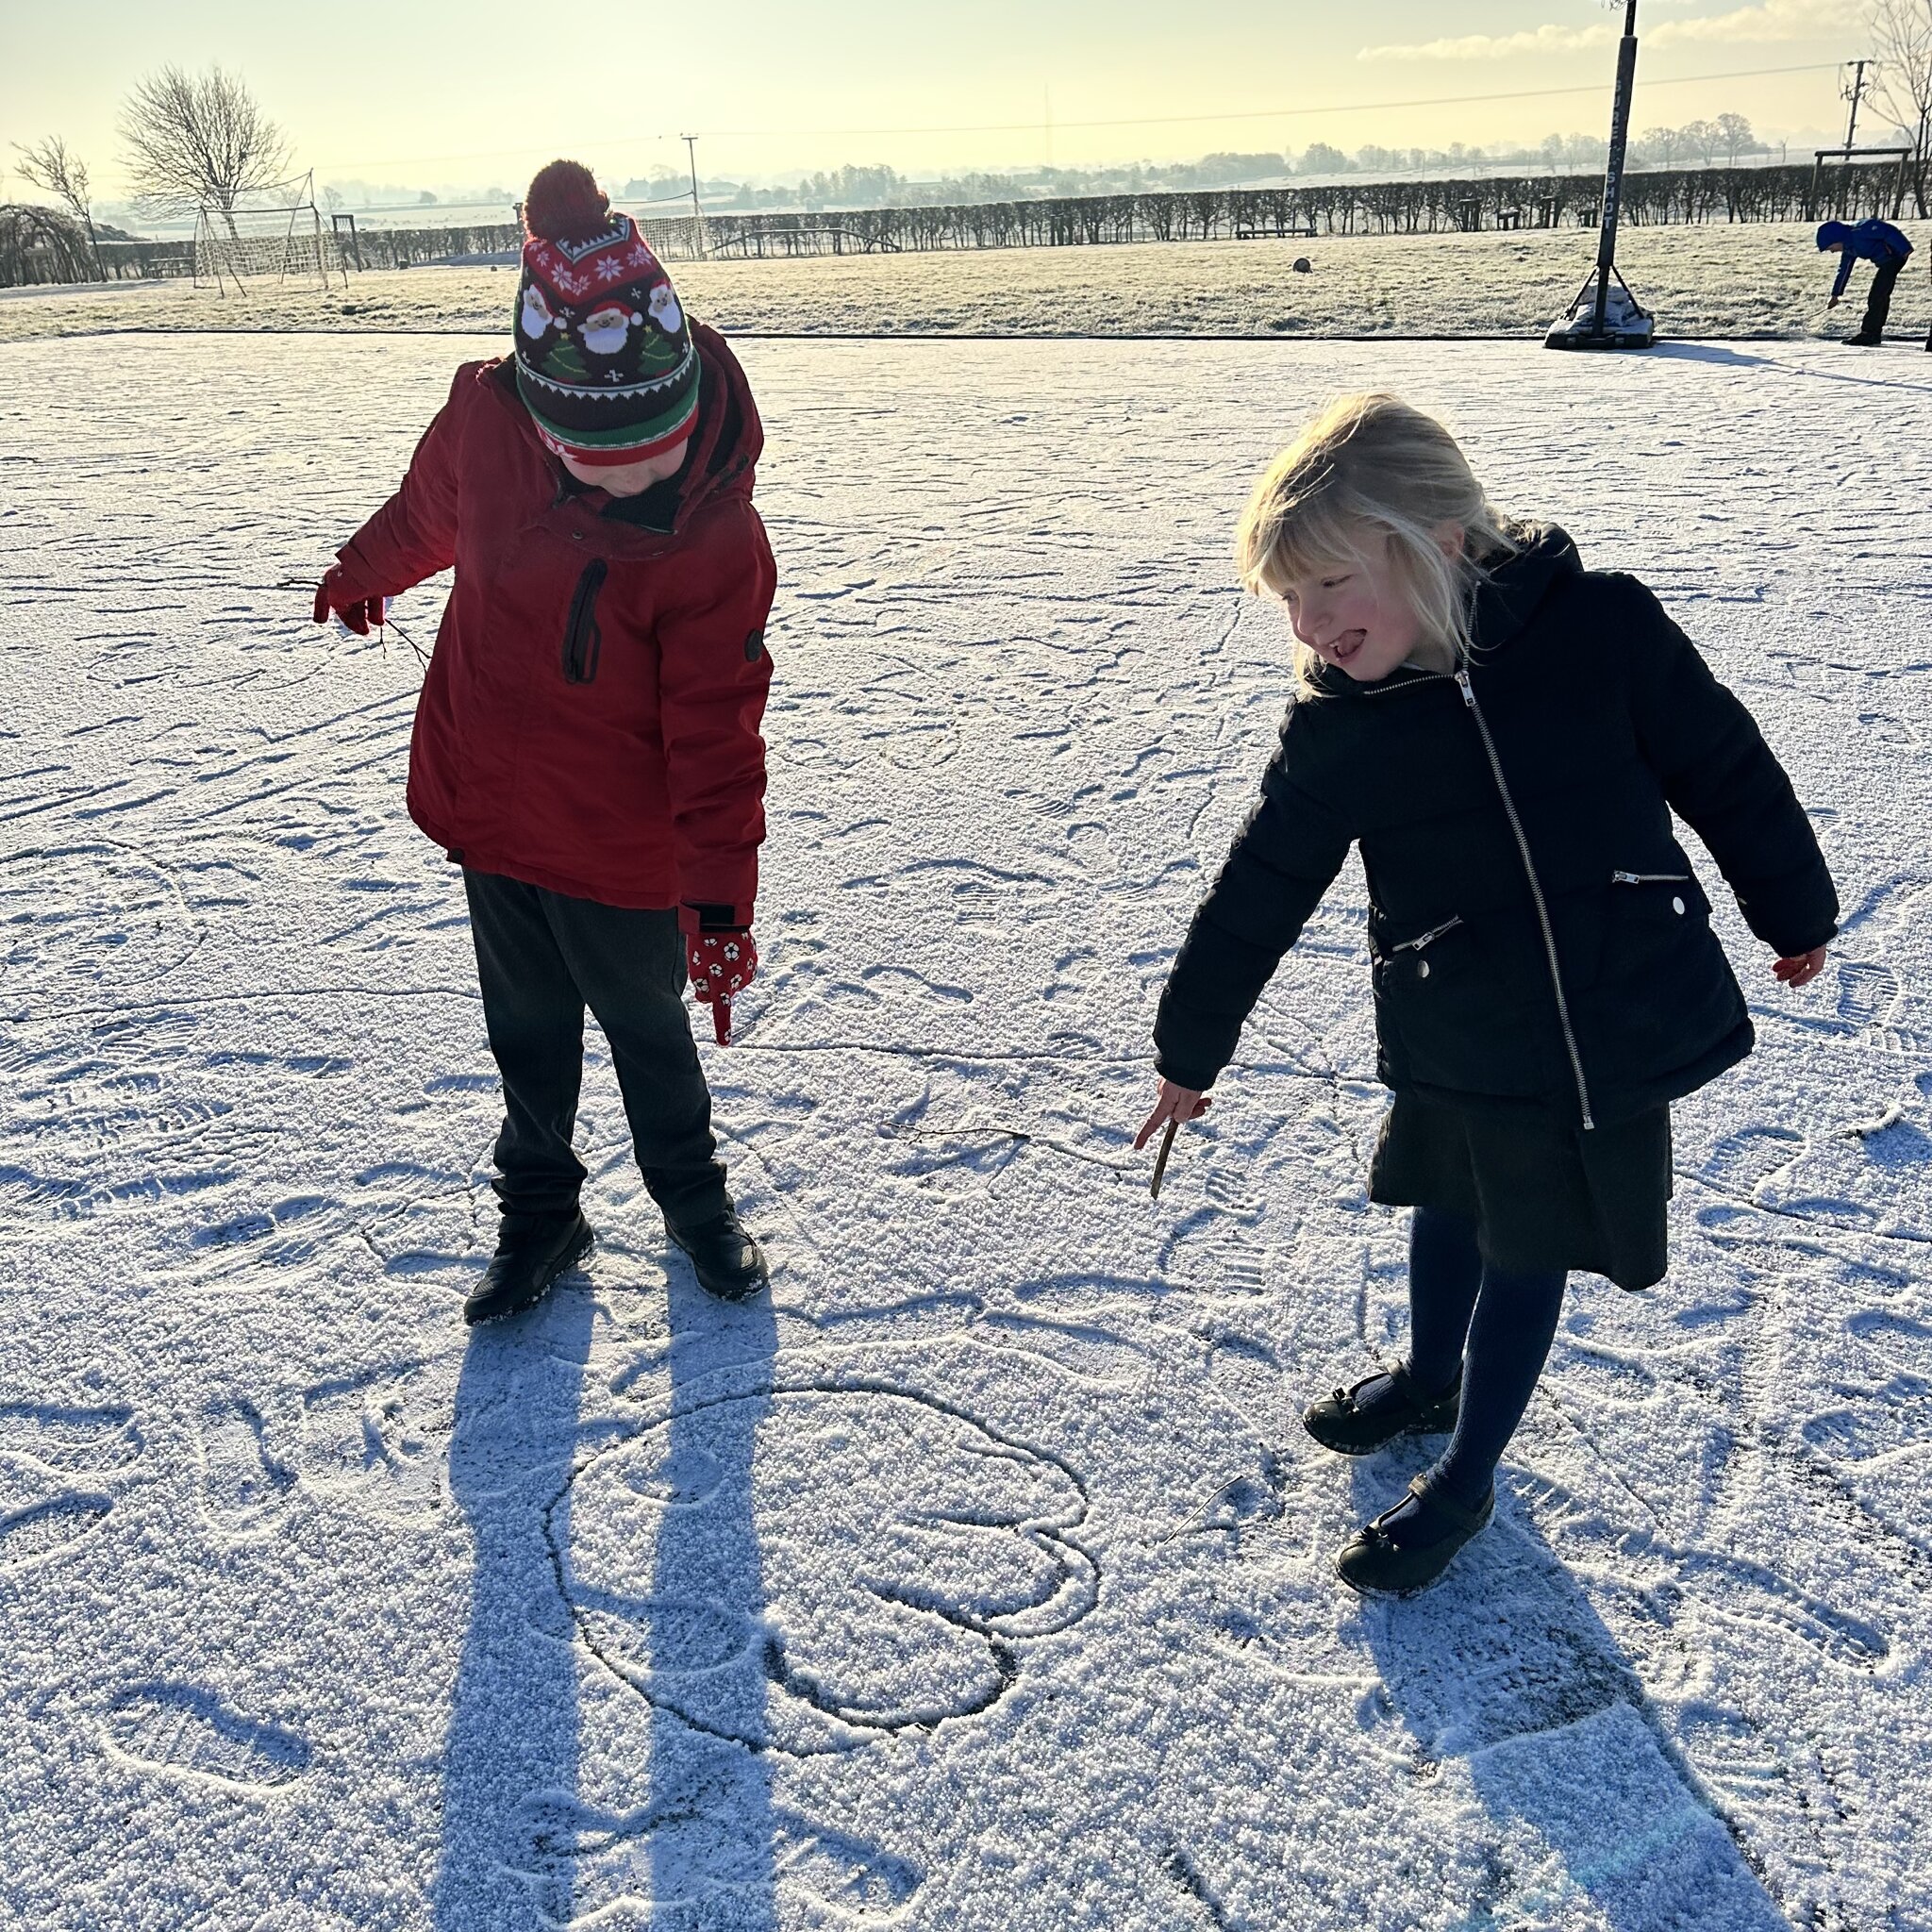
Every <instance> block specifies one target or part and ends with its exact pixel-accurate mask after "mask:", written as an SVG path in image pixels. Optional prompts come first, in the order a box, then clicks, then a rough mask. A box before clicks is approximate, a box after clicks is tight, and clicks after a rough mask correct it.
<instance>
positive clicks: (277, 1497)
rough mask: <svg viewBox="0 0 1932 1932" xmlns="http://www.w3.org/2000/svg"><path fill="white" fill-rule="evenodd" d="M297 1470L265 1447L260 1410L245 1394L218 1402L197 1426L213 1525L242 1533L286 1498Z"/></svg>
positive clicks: (205, 1498) (205, 1500)
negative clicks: (199, 1426) (199, 1430)
mask: <svg viewBox="0 0 1932 1932" xmlns="http://www.w3.org/2000/svg"><path fill="white" fill-rule="evenodd" d="M294 1487H295V1473H294V1471H293V1470H292V1469H291V1468H290V1467H289V1466H288V1465H287V1464H286V1463H284V1462H282V1461H281V1460H279V1459H278V1458H277V1457H275V1455H274V1454H273V1452H272V1451H271V1450H270V1448H269V1446H268V1439H267V1429H266V1425H265V1424H264V1423H263V1421H262V1417H261V1411H260V1410H259V1409H258V1408H257V1407H256V1406H255V1405H254V1404H253V1403H252V1402H250V1401H248V1400H247V1399H246V1398H245V1397H242V1398H237V1399H235V1400H233V1401H226V1402H218V1403H215V1404H214V1405H213V1406H212V1407H209V1409H208V1412H207V1413H206V1415H204V1417H203V1418H202V1424H201V1496H202V1506H203V1507H204V1508H205V1509H206V1510H207V1512H208V1519H209V1521H210V1522H211V1523H212V1524H214V1526H215V1528H216V1529H218V1530H220V1531H221V1532H223V1533H224V1534H225V1535H228V1536H240V1535H244V1534H246V1533H247V1532H249V1531H251V1530H254V1529H258V1528H259V1527H260V1526H261V1525H262V1524H265V1523H267V1522H268V1521H269V1520H270V1518H272V1517H273V1516H274V1515H275V1512H276V1511H277V1510H279V1509H280V1508H281V1507H282V1505H283V1504H284V1503H285V1502H287V1501H288V1498H289V1492H290V1491H291V1490H292V1489H293V1488H294Z"/></svg>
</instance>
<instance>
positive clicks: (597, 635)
mask: <svg viewBox="0 0 1932 1932" xmlns="http://www.w3.org/2000/svg"><path fill="white" fill-rule="evenodd" d="M609 573H610V566H609V565H608V563H606V562H605V560H604V559H603V558H601V557H593V558H591V560H590V562H589V563H587V564H585V566H584V572H583V575H581V576H580V577H578V579H577V587H576V589H575V591H572V593H571V600H570V615H569V616H568V617H567V618H566V619H565V620H564V625H563V679H564V682H565V683H566V684H594V683H595V682H596V679H597V659H598V658H599V657H600V656H601V655H602V653H603V649H604V633H603V632H602V631H601V630H599V629H598V627H597V592H598V591H601V590H602V589H603V588H604V579H605V578H606V577H607V576H608V575H609Z"/></svg>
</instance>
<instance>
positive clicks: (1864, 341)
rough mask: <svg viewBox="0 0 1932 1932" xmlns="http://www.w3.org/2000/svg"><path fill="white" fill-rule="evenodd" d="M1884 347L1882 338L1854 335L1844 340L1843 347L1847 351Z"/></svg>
mask: <svg viewBox="0 0 1932 1932" xmlns="http://www.w3.org/2000/svg"><path fill="white" fill-rule="evenodd" d="M1884 346H1885V338H1884V337H1883V336H1868V335H1856V336H1847V337H1846V338H1845V347H1846V348H1848V349H1882V348H1883V347H1884Z"/></svg>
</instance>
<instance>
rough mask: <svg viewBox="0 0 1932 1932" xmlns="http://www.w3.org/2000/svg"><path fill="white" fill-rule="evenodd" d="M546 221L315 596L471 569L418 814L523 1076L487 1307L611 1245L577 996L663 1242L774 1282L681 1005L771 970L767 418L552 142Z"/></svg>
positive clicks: (735, 1281) (447, 657)
mask: <svg viewBox="0 0 1932 1932" xmlns="http://www.w3.org/2000/svg"><path fill="white" fill-rule="evenodd" d="M524 219H525V227H526V228H527V230H528V240H527V242H525V247H524V272H523V278H522V282H521V284H520V286H519V289H518V291H517V307H516V315H515V332H516V349H515V353H514V355H513V356H510V357H507V358H501V359H498V360H494V361H490V362H473V363H466V364H465V365H464V366H463V367H462V368H461V369H459V370H458V372H457V377H456V381H455V384H454V385H453V387H452V388H451V391H450V395H449V400H448V401H447V402H446V403H445V404H444V405H443V408H442V409H441V412H440V413H439V414H438V416H437V418H436V420H435V421H434V422H433V423H431V424H430V425H429V427H428V429H427V431H426V432H425V435H424V437H423V440H422V441H421V442H420V443H419V444H418V445H417V448H416V454H415V456H414V458H412V459H411V461H410V464H409V470H408V475H406V476H405V477H404V479H403V483H402V487H401V489H400V490H398V491H396V493H395V495H394V496H392V497H391V499H390V500H389V502H388V503H386V504H385V505H384V506H383V507H382V508H381V509H379V510H377V511H376V513H375V516H373V517H372V518H371V519H370V520H369V522H368V523H366V524H365V525H363V526H362V528H361V529H360V530H358V532H357V533H356V535H355V536H354V537H353V538H351V539H350V540H349V541H348V542H347V543H346V544H345V545H344V546H343V547H342V549H341V551H340V552H338V553H337V554H338V556H339V558H340V559H341V560H340V561H339V562H338V563H337V565H336V567H335V568H334V569H333V570H331V571H330V572H329V574H328V575H327V576H326V578H325V579H324V581H323V584H322V586H321V588H320V589H319V590H318V591H317V592H316V598H315V616H316V619H317V621H318V622H325V621H326V620H327V618H328V617H329V616H330V615H331V614H332V613H333V614H334V615H337V616H340V617H341V619H342V621H343V622H344V623H345V624H347V625H349V627H350V628H351V629H353V630H356V631H358V632H366V631H367V628H368V625H369V623H370V621H371V620H372V619H373V620H375V622H377V623H379V622H380V621H381V618H382V604H383V600H384V599H385V598H387V597H391V596H394V595H395V594H396V593H397V592H398V591H404V590H407V589H408V587H409V586H410V585H412V584H415V583H419V582H421V581H422V580H423V579H424V578H425V577H428V576H433V575H435V574H436V573H437V572H438V571H441V570H446V569H448V568H449V567H450V566H451V565H452V564H453V565H455V567H456V583H455V588H454V589H453V590H452V591H451V593H450V599H449V604H448V607H447V608H446V609H445V610H444V612H443V617H442V625H441V630H440V631H439V632H438V635H437V641H436V650H435V654H434V656H433V657H432V658H431V660H430V664H429V670H428V674H427V675H426V677H425V680H424V685H423V695H422V698H421V700H420V702H419V703H418V705H417V708H416V725H415V732H414V736H413V739H412V741H411V744H410V752H409V789H408V805H409V815H410V816H411V817H412V818H413V819H414V820H415V821H416V823H417V824H418V825H420V826H421V827H422V828H423V830H424V831H425V832H426V833H427V834H428V835H429V837H430V838H432V839H434V840H435V841H436V842H437V843H438V844H439V845H441V846H443V847H444V848H445V849H446V850H447V851H448V853H449V856H450V858H451V859H452V860H453V861H455V862H456V863H457V864H458V865H460V866H461V867H462V868H463V884H464V888H465V891H466V892H467V894H468V898H469V905H470V923H471V928H472V932H473V934H474V936H475V945H476V966H477V973H478V976H479V978H480V980H481V983H482V991H483V1011H484V1019H485V1022H486V1024H487V1025H488V1028H489V1033H490V1048H491V1053H492V1054H493V1055H494V1056H495V1058H496V1064H497V1068H498V1071H499V1073H500V1074H501V1075H502V1078H503V1090H504V1100H505V1111H506V1117H505V1120H504V1124H503V1131H502V1133H501V1134H500V1135H499V1136H498V1137H497V1141H496V1148H495V1160H496V1167H497V1173H498V1177H497V1179H496V1181H495V1183H494V1186H495V1189H496V1192H497V1196H498V1198H499V1200H500V1202H501V1204H502V1209H503V1219H502V1225H501V1230H500V1236H499V1240H498V1243H497V1248H496V1254H495V1257H494V1258H493V1259H492V1260H491V1263H490V1266H489V1268H488V1270H487V1271H486V1272H485V1274H484V1275H483V1278H482V1280H481V1281H480V1282H479V1283H478V1284H477V1287H476V1289H475V1292H474V1293H473V1294H471V1296H470V1297H469V1299H468V1301H467V1303H466V1304H465V1307H464V1311H463V1312H464V1316H465V1319H466V1320H468V1321H470V1322H472V1323H475V1322H482V1321H488V1320H491V1319H493V1318H495V1317H498V1316H503V1315H508V1314H513V1313H515V1312H516V1311H517V1310H518V1309H520V1308H525V1307H530V1306H531V1305H532V1304H533V1303H535V1302H537V1301H539V1300H540V1299H541V1297H542V1296H543V1294H544V1293H545V1292H546V1291H548V1289H549V1288H550V1286H551V1284H552V1283H553V1282H554V1281H555V1280H556V1279H557V1277H558V1275H559V1274H561V1273H562V1272H563V1271H564V1270H565V1269H567V1268H569V1267H571V1266H572V1265H574V1264H575V1262H576V1261H577V1260H579V1259H580V1258H581V1257H582V1256H583V1255H584V1254H585V1253H586V1252H587V1251H588V1250H589V1248H590V1246H591V1228H590V1225H589V1224H588V1223H587V1222H586V1221H585V1220H584V1217H583V1215H582V1213H581V1211H580V1210H579V1208H578V1205H577V1196H578V1190H579V1189H580V1187H581V1186H582V1184H583V1181H584V1178H585V1171H584V1168H583V1166H582V1164H581V1163H580V1162H579V1161H578V1160H577V1158H576V1157H575V1154H574V1153H573V1152H572V1149H571V1135H572V1129H573V1126H574V1124H575V1118H576V1105H577V1091H578V1086H579V1083H580V1080H581V1077H582V1073H583V1024H584V1009H585V1008H586V1007H588V1008H590V1010H591V1012H593V1013H594V1014H595V1015H596V1016H597V1021H598V1024H600V1025H601V1026H602V1027H603V1029H604V1032H605V1036H606V1037H607V1039H608V1041H609V1042H610V1050H611V1057H612V1059H613V1061H614V1063H615V1065H616V1069H617V1077H618V1082H619V1085H620V1087H621V1088H622V1091H623V1094H624V1104H625V1113H626V1115H627V1117H628V1120H629V1124H630V1129H631V1136H632V1140H633V1142H634V1144H635V1147H636V1151H637V1158H638V1164H639V1166H640V1168H641V1170H642V1172H643V1177H644V1184H645V1186H646V1187H647V1188H648V1189H649V1190H650V1192H651V1195H652V1198H653V1199H654V1200H655V1201H656V1202H657V1203H658V1207H659V1208H661V1209H662V1210H663V1213H664V1220H665V1225H666V1228H667V1230H668V1232H669V1234H670V1236H671V1239H672V1240H673V1241H675V1242H676V1243H677V1245H678V1246H680V1247H681V1248H683V1249H684V1250H685V1251H686V1252H687V1253H688V1254H689V1255H690V1256H691V1260H692V1263H693V1265H694V1267H695V1269H696V1273H697V1277H698V1279H699V1281H700V1282H701V1283H703V1285H704V1286H705V1287H706V1288H707V1289H708V1290H709V1291H710V1292H711V1293H713V1294H716V1295H720V1296H723V1297H724V1298H726V1299H734V1300H735V1299H739V1298H741V1297H743V1296H746V1295H750V1294H755V1293H756V1292H757V1291H758V1289H759V1288H760V1287H761V1286H762V1285H763V1284H764V1282H765V1280H766V1278H767V1272H766V1266H765V1259H764V1257H763V1255H762V1254H761V1253H760V1252H759V1249H758V1243H757V1242H756V1241H754V1240H753V1239H752V1237H751V1236H750V1235H749V1234H748V1233H747V1232H746V1231H745V1229H744V1228H743V1226H742V1225H741V1224H740V1222H739V1219H738V1214H737V1210H736V1208H734V1206H733V1204H732V1201H731V1197H730V1195H729V1194H728V1193H727V1192H726V1191H725V1185H724V1167H723V1166H722V1164H721V1163H720V1162H719V1160H718V1158H717V1152H716V1145H715V1143H714V1141H713V1140H712V1137H711V1126H710V1118H711V1101H710V1092H709V1090H708V1088H707V1086H706V1084H705V1076H704V1071H703V1069H702V1067H701V1066H700V1064H699V1061H698V1056H697V1049H696V1047H695V1045H694V1044H693V1042H692V1040H691V1026H690V1023H689V1021H688V1019H687V1017H686V1013H685V1008H684V1002H683V991H684V985H685V980H686V977H687V974H689V976H690V978H691V982H692V985H693V987H694V990H695V991H696V992H697V996H698V998H699V999H700V1000H702V1001H706V1002H708V1003H712V1004H713V1007H714V1014H715V1016H716V1019H717V1023H718V1033H719V1038H720V1040H721V1041H724V1039H726V1038H727V1037H728V1026H729V1019H728V1015H729V1001H730V999H731V996H732V995H733V994H735V993H736V992H737V991H740V990H741V988H742V987H744V986H745V985H747V984H749V982H750V980H751V977H752V974H753V972H754V970H755V969H756V966H757V963H758V952H757V948H756V947H755V946H754V944H753V942H752V935H751V924H752V905H753V900H754V897H755V896H756V893H757V890H758V846H759V843H760V842H761V841H762V840H763V838H764V832H765V819H764V805H763V800H764V791H765V747H764V741H763V739H762V738H760V737H759V735H758V725H759V721H760V719H761V718H762V716H763V712H764V705H765V693H766V690H767V687H768V686H769V684H770V681H771V665H770V660H769V658H767V656H766V654H765V648H764V630H765V622H766V618H767V616H768V614H769V612H770V610H771V607H772V593H773V589H774V569H773V563H772V553H771V550H770V548H769V546H768V545H767V543H766V541H765V533H764V526H763V525H762V524H761V523H760V522H759V520H758V512H757V510H755V509H754V508H752V501H751V496H752V475H753V465H754V464H755V463H756V461H757V459H758V452H759V449H760V448H761V446H762V444H763V441H764V432H763V430H762V428H761V426H760V425H759V422H758V410H757V408H756V407H755V405H754V404H753V402H752V397H751V391H750V389H749V388H748V387H747V385H746V383H745V379H744V374H743V371H742V370H741V369H740V367H739V365H738V362H737V360H736V358H734V357H733V356H732V354H731V351H730V350H729V349H728V348H726V347H725V345H724V341H723V340H722V339H721V338H720V337H718V336H717V335H715V334H714V333H712V331H711V330H709V329H708V328H706V327H705V326H704V325H702V324H695V323H691V322H689V321H687V319H686V317H685V316H684V314H683V311H682V309H681V308H680V307H679V305H678V300H677V296H676V294H675V291H674V290H673V288H672V285H671V281H670V278H669V277H668V276H667V275H665V273H664V270H663V268H662V266H661V265H660V264H659V262H658V258H657V257H656V256H655V255H653V253H652V252H651V250H650V248H649V247H648V246H647V245H646V244H645V242H643V240H642V238H641V236H640V235H639V233H638V231H637V227H636V225H635V224H634V223H633V222H632V221H631V220H630V218H629V217H628V216H627V215H623V214H614V213H612V212H611V210H610V208H609V204H608V200H607V199H606V197H605V196H604V195H603V193H602V192H600V191H599V190H598V188H597V186H596V183H595V181H594V180H593V179H592V177H591V174H590V172H589V171H588V170H587V169H585V168H583V167H581V166H579V165H578V164H577V163H576V162H574V161H553V162H552V163H551V164H550V165H549V166H548V167H546V168H545V169H543V170H542V171H541V173H540V174H539V175H538V176H537V177H536V179H535V180H534V181H532V182H531V184H530V190H529V194H528V197H527V199H526V200H525V205H524Z"/></svg>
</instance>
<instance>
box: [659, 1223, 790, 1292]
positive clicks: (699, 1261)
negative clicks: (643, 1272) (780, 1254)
mask: <svg viewBox="0 0 1932 1932" xmlns="http://www.w3.org/2000/svg"><path fill="white" fill-rule="evenodd" d="M664 1232H665V1233H666V1234H668V1235H669V1236H670V1237H671V1239H672V1240H673V1241H675V1242H676V1243H677V1245H678V1246H679V1247H680V1248H682V1249H683V1250H684V1252H685V1253H686V1254H687V1255H689V1256H690V1257H691V1267H692V1268H693V1269H694V1270H696V1272H697V1277H698V1286H699V1287H700V1288H702V1289H703V1290H704V1291H705V1292H706V1293H707V1294H710V1295H715V1296H717V1298H718V1299H719V1300H720V1301H721V1302H742V1301H749V1300H750V1299H751V1297H752V1296H753V1295H755V1294H757V1293H758V1290H759V1289H761V1288H763V1287H764V1285H765V1284H766V1282H768V1281H769V1280H771V1278H772V1271H771V1270H770V1269H769V1268H768V1267H767V1266H766V1265H765V1252H764V1250H763V1249H762V1248H761V1247H759V1246H758V1242H757V1241H754V1240H753V1239H752V1237H751V1235H750V1234H749V1233H748V1232H747V1231H746V1229H745V1226H744V1224H743V1223H742V1222H741V1221H740V1220H739V1218H738V1209H737V1208H725V1209H724V1212H723V1213H722V1214H714V1215H713V1216H712V1217H711V1218H710V1220H708V1221H700V1222H697V1223H695V1224H692V1225H691V1226H690V1227H679V1226H677V1225H676V1224H675V1223H674V1222H670V1221H667V1222H666V1223H665V1224H664Z"/></svg>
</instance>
